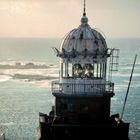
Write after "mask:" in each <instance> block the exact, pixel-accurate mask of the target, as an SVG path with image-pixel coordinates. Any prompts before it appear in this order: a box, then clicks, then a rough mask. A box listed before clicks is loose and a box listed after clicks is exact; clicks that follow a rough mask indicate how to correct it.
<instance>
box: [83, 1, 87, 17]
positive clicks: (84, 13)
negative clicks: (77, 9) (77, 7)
mask: <svg viewBox="0 0 140 140" xmlns="http://www.w3.org/2000/svg"><path fill="white" fill-rule="evenodd" d="M85 15H86V1H85V0H84V12H83V16H85Z"/></svg>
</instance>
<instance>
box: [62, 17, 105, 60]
mask: <svg viewBox="0 0 140 140" xmlns="http://www.w3.org/2000/svg"><path fill="white" fill-rule="evenodd" d="M106 51H107V45H106V41H105V38H104V37H103V35H102V34H101V33H100V32H98V31H97V30H95V29H92V28H91V27H90V25H89V24H88V18H87V16H86V15H83V17H82V18H81V25H80V26H79V27H78V28H76V29H73V30H71V31H70V32H69V33H68V34H67V35H66V36H65V37H64V39H63V41H62V43H61V46H60V53H61V56H63V57H65V58H66V57H78V56H83V55H84V56H88V57H94V56H95V57H96V56H102V55H105V54H106Z"/></svg>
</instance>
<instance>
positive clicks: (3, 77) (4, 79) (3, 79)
mask: <svg viewBox="0 0 140 140" xmlns="http://www.w3.org/2000/svg"><path fill="white" fill-rule="evenodd" d="M11 78H12V77H11V76H7V75H0V82H5V81H8V80H10V79H11Z"/></svg>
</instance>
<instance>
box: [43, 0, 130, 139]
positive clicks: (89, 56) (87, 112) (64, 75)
mask: <svg viewBox="0 0 140 140" xmlns="http://www.w3.org/2000/svg"><path fill="white" fill-rule="evenodd" d="M55 50H56V52H57V57H59V59H60V60H59V61H60V64H59V65H60V68H59V80H57V81H53V82H52V94H53V96H54V97H55V104H54V106H53V109H52V111H51V112H50V113H49V115H46V114H42V113H40V131H41V137H40V140H47V139H48V140H58V139H65V140H71V139H79V138H80V139H83V138H84V139H86V138H88V139H89V138H91V139H94V140H101V139H102V137H103V139H108V140H120V139H122V140H129V138H128V130H129V123H124V122H123V121H122V120H121V119H120V118H119V114H115V115H111V114H110V107H111V97H113V96H114V95H115V94H114V83H113V82H111V77H112V71H113V70H115V69H116V68H117V65H118V57H119V56H118V50H117V49H110V48H108V47H107V44H106V40H105V38H104V36H103V35H102V34H101V33H100V32H99V31H97V30H95V29H94V28H91V27H90V25H89V24H88V17H87V15H86V8H85V1H84V10H83V15H82V18H81V23H80V25H79V27H77V28H75V29H73V30H71V31H70V32H69V33H68V34H67V35H66V36H65V37H64V39H63V41H62V43H61V45H60V48H59V50H58V49H55ZM103 139H102V140H103Z"/></svg>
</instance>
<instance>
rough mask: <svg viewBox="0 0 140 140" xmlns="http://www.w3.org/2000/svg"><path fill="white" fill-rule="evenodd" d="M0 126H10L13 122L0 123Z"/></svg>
mask: <svg viewBox="0 0 140 140" xmlns="http://www.w3.org/2000/svg"><path fill="white" fill-rule="evenodd" d="M0 125H1V126H12V125H14V122H7V123H0Z"/></svg>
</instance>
